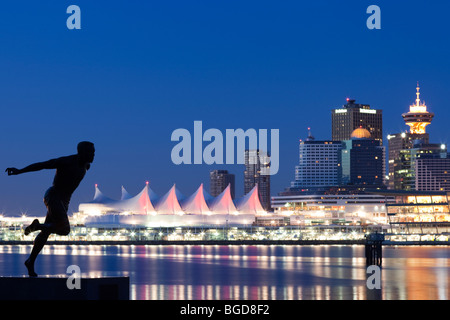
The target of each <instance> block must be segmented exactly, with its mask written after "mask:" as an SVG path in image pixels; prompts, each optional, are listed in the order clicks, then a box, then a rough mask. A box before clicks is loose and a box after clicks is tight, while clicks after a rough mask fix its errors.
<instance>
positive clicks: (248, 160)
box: [244, 150, 271, 211]
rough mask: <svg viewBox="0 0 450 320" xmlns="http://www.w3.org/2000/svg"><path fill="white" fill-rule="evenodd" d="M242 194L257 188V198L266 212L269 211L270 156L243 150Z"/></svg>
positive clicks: (258, 151) (256, 151)
mask: <svg viewBox="0 0 450 320" xmlns="http://www.w3.org/2000/svg"><path fill="white" fill-rule="evenodd" d="M244 161H245V171H244V193H245V194H247V193H249V192H250V190H252V189H253V188H254V187H255V186H258V190H259V198H260V201H261V204H262V206H263V208H264V210H266V211H270V209H271V208H270V175H269V174H263V173H264V171H265V172H269V169H270V155H269V154H268V153H263V151H260V150H245V158H244Z"/></svg>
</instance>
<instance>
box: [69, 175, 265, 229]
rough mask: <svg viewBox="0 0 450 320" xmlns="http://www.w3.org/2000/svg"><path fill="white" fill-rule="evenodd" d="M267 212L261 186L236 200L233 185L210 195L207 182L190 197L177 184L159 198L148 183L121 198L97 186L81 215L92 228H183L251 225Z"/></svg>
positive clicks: (82, 205)
mask: <svg viewBox="0 0 450 320" xmlns="http://www.w3.org/2000/svg"><path fill="white" fill-rule="evenodd" d="M150 195H152V197H150ZM152 199H153V200H152ZM265 214H267V212H266V211H265V210H264V208H263V207H262V205H261V203H260V201H259V196H258V186H255V187H254V188H253V189H252V190H250V192H249V193H247V194H246V195H245V196H244V197H242V198H240V199H237V200H233V199H232V197H231V187H230V185H228V186H227V188H225V190H224V191H223V192H222V193H221V194H219V195H218V196H217V197H212V196H211V195H209V194H208V193H207V192H206V190H205V189H204V187H203V184H201V185H200V186H199V188H198V189H197V190H196V192H194V193H193V194H192V195H191V196H189V197H184V196H183V195H182V194H181V192H180V191H179V190H178V189H177V188H176V186H175V185H173V186H172V188H170V190H169V191H168V192H167V193H166V194H165V195H163V196H162V197H157V196H156V194H155V193H154V192H153V191H152V190H151V188H150V187H149V185H148V183H147V184H146V185H145V187H144V188H143V189H142V191H141V192H140V193H139V194H137V195H136V196H134V197H128V198H126V199H122V198H121V199H120V200H113V199H111V198H109V197H106V196H104V195H103V193H102V192H101V191H100V189H99V187H98V185H96V186H95V195H94V199H93V200H92V201H90V202H87V203H81V204H80V205H79V207H78V214H77V217H78V218H79V219H80V223H81V224H84V225H86V226H89V227H93V226H96V227H99V226H108V227H112V226H116V227H120V226H141V227H183V226H207V225H209V226H211V225H214V226H217V225H226V224H227V225H248V224H252V223H253V222H254V220H255V216H256V215H265Z"/></svg>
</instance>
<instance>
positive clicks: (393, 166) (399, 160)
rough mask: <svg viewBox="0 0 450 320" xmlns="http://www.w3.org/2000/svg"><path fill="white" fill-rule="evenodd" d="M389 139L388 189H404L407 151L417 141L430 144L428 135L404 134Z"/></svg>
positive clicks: (390, 136)
mask: <svg viewBox="0 0 450 320" xmlns="http://www.w3.org/2000/svg"><path fill="white" fill-rule="evenodd" d="M387 139H388V158H389V161H388V170H389V173H388V177H389V180H388V189H392V190H394V189H397V190H402V189H403V179H404V176H403V175H404V174H403V173H404V170H406V168H405V162H404V157H405V151H403V152H402V150H409V149H411V148H412V147H413V145H414V142H415V141H417V140H420V141H422V142H423V143H429V135H428V133H423V134H420V133H410V132H402V133H396V134H392V135H388V136H387Z"/></svg>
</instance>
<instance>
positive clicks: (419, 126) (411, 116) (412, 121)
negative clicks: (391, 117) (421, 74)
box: [402, 83, 434, 134]
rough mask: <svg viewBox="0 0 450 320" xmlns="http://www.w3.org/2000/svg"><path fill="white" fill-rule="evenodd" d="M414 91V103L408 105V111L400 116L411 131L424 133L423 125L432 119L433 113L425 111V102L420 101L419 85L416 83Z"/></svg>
mask: <svg viewBox="0 0 450 320" xmlns="http://www.w3.org/2000/svg"><path fill="white" fill-rule="evenodd" d="M416 89H417V92H416V96H417V98H416V104H413V105H410V106H409V112H406V113H403V114H402V117H403V119H404V120H405V123H406V125H408V126H409V127H410V129H409V130H410V132H411V133H416V134H424V133H425V127H426V126H427V125H429V124H430V123H431V120H433V117H434V113H432V112H428V111H427V106H426V105H425V103H424V102H423V103H420V98H419V96H420V92H419V90H420V87H419V83H417V88H416Z"/></svg>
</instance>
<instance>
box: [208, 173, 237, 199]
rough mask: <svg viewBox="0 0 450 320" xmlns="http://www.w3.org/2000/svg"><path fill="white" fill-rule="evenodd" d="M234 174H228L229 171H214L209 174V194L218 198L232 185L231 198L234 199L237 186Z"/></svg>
mask: <svg viewBox="0 0 450 320" xmlns="http://www.w3.org/2000/svg"><path fill="white" fill-rule="evenodd" d="M234 180H235V179H234V174H231V173H228V170H213V171H211V172H210V173H209V192H210V194H211V195H212V196H213V197H217V196H218V195H219V194H221V193H222V191H223V190H225V188H226V187H227V186H228V184H229V185H230V192H231V198H232V199H234V195H235V185H234Z"/></svg>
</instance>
